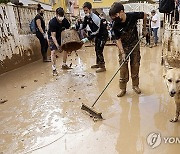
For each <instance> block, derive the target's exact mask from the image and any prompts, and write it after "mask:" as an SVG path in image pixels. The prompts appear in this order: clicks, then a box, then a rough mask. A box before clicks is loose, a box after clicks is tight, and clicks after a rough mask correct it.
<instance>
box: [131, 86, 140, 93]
mask: <svg viewBox="0 0 180 154" xmlns="http://www.w3.org/2000/svg"><path fill="white" fill-rule="evenodd" d="M132 89H133V90H134V91H135V92H136V94H140V93H141V89H140V88H139V87H138V86H133V88H132Z"/></svg>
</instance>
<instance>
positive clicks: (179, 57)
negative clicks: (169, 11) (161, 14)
mask: <svg viewBox="0 0 180 154" xmlns="http://www.w3.org/2000/svg"><path fill="white" fill-rule="evenodd" d="M171 19H173V18H172V17H171V16H170V15H168V16H165V24H164V25H165V26H164V35H163V40H162V48H163V50H162V56H163V60H164V64H165V65H167V66H168V67H177V68H180V43H179V40H180V22H175V21H173V20H171Z"/></svg>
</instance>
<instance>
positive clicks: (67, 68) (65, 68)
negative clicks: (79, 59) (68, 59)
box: [62, 65, 72, 70]
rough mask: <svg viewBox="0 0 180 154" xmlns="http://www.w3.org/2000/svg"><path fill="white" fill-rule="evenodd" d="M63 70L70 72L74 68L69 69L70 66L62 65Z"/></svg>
mask: <svg viewBox="0 0 180 154" xmlns="http://www.w3.org/2000/svg"><path fill="white" fill-rule="evenodd" d="M62 69H63V70H69V69H72V67H69V66H68V65H62Z"/></svg>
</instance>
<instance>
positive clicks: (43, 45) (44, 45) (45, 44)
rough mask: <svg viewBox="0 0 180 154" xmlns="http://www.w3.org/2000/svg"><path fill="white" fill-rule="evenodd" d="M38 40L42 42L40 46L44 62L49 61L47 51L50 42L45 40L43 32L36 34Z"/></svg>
mask: <svg viewBox="0 0 180 154" xmlns="http://www.w3.org/2000/svg"><path fill="white" fill-rule="evenodd" d="M36 36H37V38H38V39H39V41H40V45H41V54H42V57H43V60H46V59H47V50H48V42H47V39H44V36H43V35H42V33H41V32H37V33H36Z"/></svg>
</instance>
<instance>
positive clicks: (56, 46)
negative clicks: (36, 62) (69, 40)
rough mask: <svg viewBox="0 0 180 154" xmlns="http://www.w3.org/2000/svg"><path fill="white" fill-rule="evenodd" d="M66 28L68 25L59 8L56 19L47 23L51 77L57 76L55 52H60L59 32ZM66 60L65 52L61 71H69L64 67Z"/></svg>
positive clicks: (61, 9)
mask: <svg viewBox="0 0 180 154" xmlns="http://www.w3.org/2000/svg"><path fill="white" fill-rule="evenodd" d="M68 28H70V23H69V21H68V20H67V19H66V18H65V17H64V10H63V8H61V7H60V8H57V9H56V17H54V18H53V19H51V20H50V21H49V30H48V38H49V46H50V50H51V61H52V70H53V75H57V70H56V57H55V51H56V50H59V51H61V32H62V31H63V30H65V29H68ZM66 60H67V52H66V51H64V52H63V65H62V69H71V68H70V67H69V66H67V65H66Z"/></svg>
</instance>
